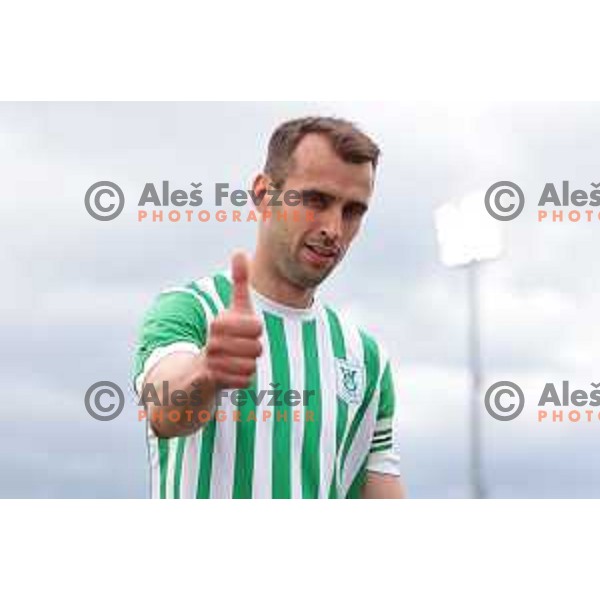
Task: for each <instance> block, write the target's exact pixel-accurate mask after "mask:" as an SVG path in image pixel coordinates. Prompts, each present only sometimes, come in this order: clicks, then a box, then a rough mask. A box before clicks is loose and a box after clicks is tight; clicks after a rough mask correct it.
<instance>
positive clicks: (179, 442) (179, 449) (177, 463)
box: [173, 437, 187, 498]
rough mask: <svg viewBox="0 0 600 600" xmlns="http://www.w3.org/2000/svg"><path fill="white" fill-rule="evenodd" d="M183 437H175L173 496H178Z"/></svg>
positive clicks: (184, 440)
mask: <svg viewBox="0 0 600 600" xmlns="http://www.w3.org/2000/svg"><path fill="white" fill-rule="evenodd" d="M186 439H187V438H185V437H180V438H177V451H176V452H177V453H176V455H175V478H174V485H175V490H174V491H173V497H174V498H179V488H180V486H181V470H182V465H183V454H184V451H185V442H186Z"/></svg>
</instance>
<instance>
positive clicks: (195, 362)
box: [134, 117, 404, 498]
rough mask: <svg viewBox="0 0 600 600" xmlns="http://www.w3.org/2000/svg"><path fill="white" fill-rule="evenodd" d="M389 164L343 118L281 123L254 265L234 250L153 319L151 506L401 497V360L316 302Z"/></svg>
mask: <svg viewBox="0 0 600 600" xmlns="http://www.w3.org/2000/svg"><path fill="white" fill-rule="evenodd" d="M378 157H379V148H378V147H377V146H376V144H375V143H374V142H373V141H372V140H371V139H370V138H369V137H368V136H367V135H365V134H364V133H363V132H361V131H360V130H359V129H357V128H356V126H354V125H353V124H351V123H349V122H347V121H344V120H341V119H335V118H324V117H308V118H303V119H296V120H293V121H289V122H286V123H283V124H282V125H280V126H279V127H278V128H277V129H276V131H275V132H274V133H273V135H272V137H271V140H270V142H269V148H268V156H267V160H266V164H265V167H264V172H263V173H260V174H259V175H257V176H256V178H255V179H254V182H253V187H252V190H253V192H254V198H256V205H257V206H256V210H257V211H259V213H260V214H261V215H262V216H263V217H265V218H261V219H259V222H258V225H257V227H258V236H257V244H256V249H255V252H254V255H253V257H252V258H251V260H250V259H249V258H248V257H247V256H246V255H245V254H242V253H236V254H234V255H233V257H232V260H231V268H230V270H229V271H223V272H219V273H216V274H214V275H212V276H207V277H205V278H203V279H200V280H197V281H193V282H191V283H189V284H188V285H185V286H183V287H181V288H176V289H170V290H166V291H165V292H163V293H162V294H160V295H159V296H158V298H157V299H156V301H155V303H154V304H153V306H152V307H151V308H150V310H149V311H148V313H147V315H146V317H145V320H144V323H143V326H142V328H141V332H140V339H139V343H138V347H137V351H136V357H135V369H134V370H135V386H136V389H137V391H138V393H140V394H142V397H143V398H144V397H145V398H146V399H148V398H149V397H150V396H144V390H145V389H147V387H145V386H150V389H154V390H156V391H157V394H158V397H159V399H160V405H159V403H157V402H150V401H147V402H146V406H147V411H148V442H149V449H150V463H151V470H152V496H153V497H154V498H360V497H362V498H402V497H403V496H404V489H403V485H402V483H401V480H400V470H399V459H398V455H397V439H396V437H397V436H396V432H395V428H394V426H393V421H394V411H395V395H394V385H393V381H392V370H391V366H390V362H389V359H388V357H387V356H386V354H385V353H384V351H383V350H382V348H381V347H380V345H379V344H378V343H377V342H376V341H375V340H374V339H373V338H372V337H371V336H370V335H368V334H367V333H365V332H364V331H362V330H361V329H358V328H357V327H356V326H355V325H354V324H352V323H351V322H349V321H348V320H347V319H345V318H343V316H341V315H340V314H339V313H338V312H337V311H336V310H335V309H333V308H332V307H330V306H328V305H325V304H323V303H322V301H321V299H320V298H319V296H318V294H317V288H318V286H319V284H320V283H321V282H322V281H323V280H324V279H325V278H326V277H327V276H329V275H330V273H331V272H332V271H333V270H334V268H335V267H336V266H337V265H338V264H339V263H340V262H341V261H342V259H343V258H344V255H345V254H346V252H347V250H348V248H349V247H350V244H351V243H352V241H353V239H354V237H355V236H356V235H357V233H358V231H359V229H360V226H361V223H362V221H363V217H364V215H365V213H366V212H367V210H368V208H369V203H370V198H371V195H372V191H373V182H374V175H375V170H376V167H377V161H378ZM274 190H278V191H280V192H282V193H281V195H280V196H279V198H283V201H282V202H280V204H281V206H269V201H268V199H269V198H274V197H275V196H274ZM286 192H288V193H287V194H286ZM286 198H288V199H290V201H289V203H288V202H286V201H285V199H286ZM292 198H294V199H295V198H301V201H300V202H298V201H291V199H292ZM271 204H275V203H274V202H273V203H271ZM266 211H270V213H269V214H267V213H266ZM356 291H357V292H359V290H358V289H357V290H356ZM165 384H167V385H168V390H170V391H168V392H166V391H165V390H166V389H167V388H166V387H165ZM174 390H177V391H178V393H179V398H176V397H175V396H176V394H173V391H174ZM165 411H167V412H165ZM167 414H168V418H167Z"/></svg>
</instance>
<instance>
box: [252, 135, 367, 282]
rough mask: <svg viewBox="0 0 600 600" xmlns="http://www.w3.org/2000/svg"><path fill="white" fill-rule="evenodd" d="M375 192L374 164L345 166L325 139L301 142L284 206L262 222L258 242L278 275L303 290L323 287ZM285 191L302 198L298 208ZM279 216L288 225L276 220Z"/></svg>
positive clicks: (285, 188) (312, 137)
mask: <svg viewBox="0 0 600 600" xmlns="http://www.w3.org/2000/svg"><path fill="white" fill-rule="evenodd" d="M372 188H373V168H372V165H371V163H362V164H352V163H347V162H344V161H343V160H342V159H341V158H340V157H338V156H337V154H336V153H335V152H334V150H333V149H332V147H331V145H330V142H329V141H328V140H327V138H325V137H324V136H322V135H319V134H309V135H306V136H305V137H304V138H302V140H301V141H300V143H299V144H298V146H297V147H296V150H295V151H294V154H293V160H292V163H291V168H290V171H289V173H288V176H287V178H286V181H285V182H284V184H283V186H282V195H281V196H280V199H281V200H282V206H281V207H273V208H271V209H270V210H271V211H272V213H273V217H272V218H269V219H267V220H266V221H264V222H263V221H261V230H260V234H259V240H260V243H263V244H265V245H266V247H267V251H268V255H269V256H270V257H272V261H273V267H274V268H275V269H276V271H277V273H278V275H279V276H281V277H283V278H285V279H286V280H287V281H289V282H290V283H291V284H293V285H295V286H297V287H300V288H303V289H308V288H314V287H316V286H317V285H319V284H320V283H321V282H322V281H323V280H324V279H325V278H326V277H327V276H328V275H329V274H330V273H331V272H332V271H333V269H334V268H335V267H336V266H337V265H338V264H339V263H340V261H341V260H342V259H343V257H344V255H345V254H346V252H347V250H348V248H349V247H350V244H351V243H352V240H353V239H354V237H355V236H356V234H357V233H358V230H359V229H360V225H361V222H362V220H363V217H364V215H365V213H366V211H367V209H368V207H369V200H370V196H371V193H372ZM286 191H290V192H291V191H297V192H300V194H301V195H302V198H303V201H302V202H300V204H299V206H297V207H292V206H289V205H287V204H286V203H285V202H284V201H283V199H284V194H285V192H286ZM267 197H268V196H267ZM265 204H266V203H265ZM262 210H265V208H264V207H263V208H262V209H261V211H262ZM281 211H285V212H286V213H287V215H286V219H285V220H284V219H278V218H277V213H279V212H281ZM308 212H310V215H312V216H311V218H309V215H308V214H307V213H308Z"/></svg>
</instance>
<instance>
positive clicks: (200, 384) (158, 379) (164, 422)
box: [144, 352, 217, 437]
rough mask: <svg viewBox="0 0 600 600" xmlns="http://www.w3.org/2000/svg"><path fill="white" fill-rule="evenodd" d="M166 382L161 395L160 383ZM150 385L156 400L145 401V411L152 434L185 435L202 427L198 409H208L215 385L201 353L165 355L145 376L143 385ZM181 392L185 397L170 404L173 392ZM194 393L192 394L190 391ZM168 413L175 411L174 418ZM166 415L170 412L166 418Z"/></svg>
mask: <svg viewBox="0 0 600 600" xmlns="http://www.w3.org/2000/svg"><path fill="white" fill-rule="evenodd" d="M164 382H167V383H168V390H169V392H170V393H169V396H170V397H169V398H164V396H163V391H164V388H163V383H164ZM147 386H152V387H153V389H154V390H155V391H156V397H157V398H158V400H159V402H158V403H154V402H151V401H148V402H147V404H146V412H147V415H148V420H149V421H150V424H151V426H152V429H153V431H154V433H155V434H156V435H157V436H158V437H175V436H181V435H189V434H190V433H193V432H194V431H196V430H198V429H199V428H200V427H201V426H202V421H201V420H200V419H199V418H198V417H199V413H200V411H202V410H208V411H210V412H212V410H213V408H214V400H215V392H216V389H217V388H216V384H215V382H214V381H213V378H212V377H211V376H210V375H209V372H208V369H207V366H206V358H205V355H204V354H200V355H194V354H191V353H188V352H175V353H173V354H170V355H168V356H165V358H163V359H162V360H161V361H160V362H159V363H158V364H157V365H156V366H155V367H154V368H153V369H152V370H151V371H150V372H149V373H148V375H147V377H146V380H145V382H144V388H146V389H147ZM175 391H181V392H183V393H184V394H185V397H184V398H183V399H181V400H180V401H179V402H178V403H177V404H180V405H179V406H176V405H174V404H173V403H172V402H171V400H172V395H173V392H175ZM192 393H195V395H194V397H193V398H192V397H191V394H192ZM172 413H179V418H176V417H175V416H174V415H173V414H172ZM168 415H171V416H170V417H169V416H168Z"/></svg>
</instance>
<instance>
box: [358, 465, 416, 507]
mask: <svg viewBox="0 0 600 600" xmlns="http://www.w3.org/2000/svg"><path fill="white" fill-rule="evenodd" d="M361 497H362V498H364V499H366V500H375V499H396V500H400V499H404V498H406V489H405V487H404V483H403V482H402V480H401V478H400V477H396V476H394V475H388V474H385V473H376V472H374V471H367V478H366V480H365V483H364V484H363V487H362V492H361Z"/></svg>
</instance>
